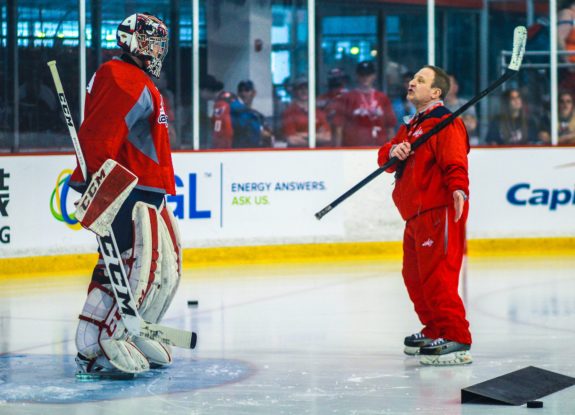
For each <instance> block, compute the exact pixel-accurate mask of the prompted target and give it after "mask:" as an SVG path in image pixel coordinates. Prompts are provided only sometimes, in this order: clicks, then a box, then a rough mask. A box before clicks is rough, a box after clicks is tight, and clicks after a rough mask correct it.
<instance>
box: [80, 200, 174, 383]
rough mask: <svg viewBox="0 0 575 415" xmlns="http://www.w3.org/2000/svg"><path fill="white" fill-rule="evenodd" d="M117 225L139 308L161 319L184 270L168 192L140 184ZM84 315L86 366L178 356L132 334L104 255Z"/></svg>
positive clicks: (136, 365) (144, 365)
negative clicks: (164, 193) (166, 195)
mask: <svg viewBox="0 0 575 415" xmlns="http://www.w3.org/2000/svg"><path fill="white" fill-rule="evenodd" d="M112 230H113V232H114V234H115V235H116V236H117V243H118V248H119V250H120V252H121V253H122V260H123V263H124V268H125V270H126V275H127V276H128V280H129V284H130V289H131V291H132V294H133V296H134V300H135V302H136V304H137V307H138V311H139V313H140V315H141V316H142V318H143V319H144V320H146V321H149V322H152V323H158V322H159V321H160V320H161V319H162V317H163V316H164V314H165V313H166V311H167V309H168V307H169V305H170V303H171V301H172V299H173V296H174V294H175V292H176V290H177V287H178V284H179V281H180V276H181V243H180V236H179V232H178V229H177V223H176V220H175V219H174V217H173V215H172V214H171V212H170V211H169V209H167V208H166V205H165V202H164V198H163V195H161V194H159V193H154V192H147V191H143V190H139V189H134V190H133V191H132V193H131V194H130V196H129V197H128V199H126V201H125V203H124V204H123V206H122V207H121V209H120V210H119V212H118V214H117V216H116V218H115V219H114V222H113V223H112ZM79 318H80V322H79V323H78V329H77V332H76V347H77V349H78V352H79V354H80V355H81V356H82V359H81V362H82V369H83V370H84V371H87V372H90V371H96V370H102V369H103V370H106V369H118V370H120V371H122V372H128V373H140V372H144V371H146V370H148V369H149V368H150V364H151V365H152V366H154V365H156V366H158V365H168V364H170V363H171V362H172V357H171V351H170V350H169V348H168V347H167V346H165V345H162V344H161V343H159V342H157V341H153V340H149V339H144V338H139V337H130V336H128V333H127V330H126V329H125V327H124V324H123V322H122V319H121V316H120V314H119V312H118V306H117V303H116V300H115V297H114V294H113V292H112V288H111V286H110V283H109V278H108V275H107V272H106V270H105V267H104V263H103V261H102V257H101V256H100V258H99V260H98V264H97V265H96V267H95V268H94V272H93V274H92V281H91V283H90V286H89V288H88V296H87V299H86V302H85V304H84V308H83V310H82V313H81V314H80V317H79Z"/></svg>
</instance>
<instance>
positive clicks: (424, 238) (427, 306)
mask: <svg viewBox="0 0 575 415" xmlns="http://www.w3.org/2000/svg"><path fill="white" fill-rule="evenodd" d="M468 206H469V204H468V203H465V209H464V212H463V215H462V217H461V219H460V220H459V221H458V222H457V223H455V222H454V215H455V209H454V208H453V205H450V206H449V207H442V208H437V209H431V210H428V211H426V212H424V213H422V214H420V215H419V216H416V217H414V218H412V219H410V220H409V221H407V223H406V226H405V232H404V237H403V271H402V274H403V280H404V282H405V286H406V287H407V291H408V293H409V297H410V298H411V301H412V302H413V305H414V308H415V311H416V313H417V315H418V317H419V320H420V321H421V323H422V324H423V326H424V329H423V331H422V332H423V334H424V335H425V336H426V337H430V338H432V339H436V338H438V337H442V338H444V339H448V340H453V341H456V342H459V343H465V344H471V333H470V332H469V323H468V322H467V320H466V319H465V308H464V306H463V302H462V301H461V298H460V297H459V293H458V291H457V287H458V284H459V271H460V270H461V261H462V259H463V249H464V244H465V222H466V221H467V212H468Z"/></svg>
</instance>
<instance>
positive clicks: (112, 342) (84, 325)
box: [76, 282, 150, 373]
mask: <svg viewBox="0 0 575 415" xmlns="http://www.w3.org/2000/svg"><path fill="white" fill-rule="evenodd" d="M76 347H77V349H78V352H79V353H80V354H81V355H82V356H83V357H84V358H85V360H86V361H88V363H87V364H86V365H85V366H83V369H84V370H85V371H90V370H91V369H92V368H94V369H96V368H98V370H100V369H101V368H104V369H106V368H107V367H106V365H105V364H102V361H103V360H104V358H105V359H106V360H107V361H108V362H109V364H110V365H111V367H113V368H115V369H118V370H120V371H122V372H127V373H141V372H145V371H147V370H149V368H150V365H149V362H148V360H147V359H146V357H145V356H144V354H143V353H142V352H141V351H140V350H139V349H138V348H137V347H136V346H135V345H134V344H133V343H132V342H130V341H129V338H128V334H127V331H126V329H125V327H124V324H123V322H122V319H121V317H120V314H119V313H118V306H117V304H116V301H115V298H114V295H113V293H112V292H111V290H110V288H108V287H106V286H104V285H101V284H99V283H97V282H93V283H92V284H91V285H90V288H89V291H88V297H87V299H86V302H85V304H84V308H83V310H82V314H80V322H79V323H78V328H77V331H76Z"/></svg>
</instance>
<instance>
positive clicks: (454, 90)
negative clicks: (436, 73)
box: [444, 75, 477, 119]
mask: <svg viewBox="0 0 575 415" xmlns="http://www.w3.org/2000/svg"><path fill="white" fill-rule="evenodd" d="M449 82H450V83H451V88H450V89H449V93H448V94H447V96H446V97H445V102H444V104H445V106H446V107H447V109H449V110H450V111H451V112H455V111H457V110H458V109H459V108H461V107H462V106H463V105H464V104H465V103H467V101H468V100H466V99H465V98H461V97H460V96H459V95H458V93H459V83H457V79H455V76H453V75H449ZM465 114H467V115H471V116H472V117H475V118H476V119H477V113H476V112H475V107H471V108H468V109H467V110H466V111H465Z"/></svg>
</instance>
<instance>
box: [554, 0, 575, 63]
mask: <svg viewBox="0 0 575 415" xmlns="http://www.w3.org/2000/svg"><path fill="white" fill-rule="evenodd" d="M574 22H575V0H563V1H562V2H559V13H558V15H557V49H558V50H560V51H567V52H575V28H574V27H573V23H574ZM562 59H563V61H565V62H571V63H574V62H575V54H572V55H571V54H565V55H563V56H562Z"/></svg>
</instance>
